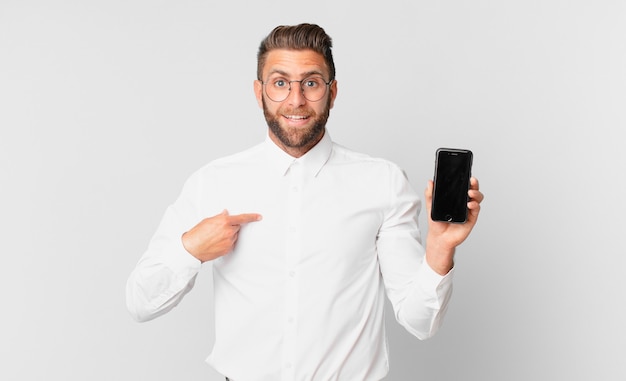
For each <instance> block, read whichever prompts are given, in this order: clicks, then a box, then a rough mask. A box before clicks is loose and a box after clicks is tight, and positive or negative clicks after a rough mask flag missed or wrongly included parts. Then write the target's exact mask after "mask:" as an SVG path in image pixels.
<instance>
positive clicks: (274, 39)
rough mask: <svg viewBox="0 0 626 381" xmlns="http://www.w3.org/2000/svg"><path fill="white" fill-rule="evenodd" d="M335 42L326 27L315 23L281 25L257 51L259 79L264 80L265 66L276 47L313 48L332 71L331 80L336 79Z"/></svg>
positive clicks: (290, 48)
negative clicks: (268, 56)
mask: <svg viewBox="0 0 626 381" xmlns="http://www.w3.org/2000/svg"><path fill="white" fill-rule="evenodd" d="M332 47H333V42H332V39H331V38H330V36H329V35H327V34H326V32H325V31H324V29H322V28H321V27H320V26H319V25H315V24H299V25H292V26H290V25H281V26H277V27H276V28H274V30H272V32H271V33H270V34H269V35H267V37H265V38H264V39H263V41H261V45H259V51H258V53H257V79H259V80H263V78H261V77H262V75H263V67H264V66H265V61H266V59H267V55H268V54H269V52H270V51H272V50H275V49H287V50H313V51H314V52H317V53H319V54H321V55H322V56H323V57H324V61H325V62H326V66H328V70H329V72H330V78H329V80H333V79H335V62H334V61H333V53H332Z"/></svg>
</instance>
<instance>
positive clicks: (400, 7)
mask: <svg viewBox="0 0 626 381" xmlns="http://www.w3.org/2000/svg"><path fill="white" fill-rule="evenodd" d="M299 22H314V23H318V24H320V25H321V26H323V27H324V28H325V29H326V31H327V32H328V33H329V34H330V35H331V36H332V37H333V39H334V42H335V49H334V53H335V60H336V65H337V80H338V82H339V95H338V98H337V102H336V104H335V108H334V109H333V111H332V112H331V118H330V122H329V125H328V128H329V131H330V133H331V136H332V137H333V138H334V139H335V140H336V141H338V142H339V143H341V144H343V145H346V146H348V147H351V148H353V149H356V150H359V151H364V152H367V153H370V154H372V155H375V156H381V157H385V158H388V159H391V160H393V161H395V162H397V163H398V164H400V165H401V166H402V167H403V168H404V169H405V170H406V172H407V174H408V176H409V178H410V180H411V182H412V184H413V185H414V186H415V187H416V188H417V189H418V190H419V191H420V193H421V191H422V190H423V189H424V187H425V185H426V181H427V179H428V178H430V177H432V171H433V160H434V152H435V149H436V148H438V147H440V146H451V147H459V148H469V149H472V150H473V151H474V154H475V162H474V174H475V175H476V176H477V177H478V178H479V179H480V181H481V188H482V190H483V191H484V193H485V195H486V200H485V202H484V204H483V210H482V214H481V217H480V221H479V224H478V226H477V227H476V229H475V230H474V232H473V235H472V236H471V237H470V239H469V240H468V241H467V242H466V243H465V244H464V245H463V246H462V247H461V248H460V249H459V250H458V255H457V275H456V283H455V293H454V297H453V300H452V304H451V307H450V310H449V313H448V316H447V318H446V322H445V325H444V327H443V328H442V330H441V331H440V333H439V334H438V335H437V336H436V337H434V338H432V339H430V340H427V341H423V342H420V341H418V340H417V339H414V338H413V337H411V336H410V335H409V334H408V333H406V332H404V331H403V330H402V328H400V327H399V326H398V325H397V324H396V323H395V322H393V321H392V320H391V319H388V322H387V325H388V330H389V334H390V347H391V372H390V374H389V376H388V377H387V380H391V381H404V380H409V381H410V380H430V381H438V380H441V381H443V380H512V381H522V380H581V381H582V380H624V379H626V365H625V363H624V358H625V356H626V346H625V344H624V343H625V342H626V328H625V325H624V321H626V311H625V306H624V301H625V298H624V296H625V295H624V294H625V291H624V290H626V281H625V276H624V266H625V265H626V260H625V259H624V257H625V256H626V253H625V252H624V245H623V237H624V232H625V228H626V225H625V223H624V217H625V215H626V208H625V206H624V197H625V193H626V186H625V185H626V184H625V182H626V181H625V180H624V177H625V175H624V170H625V169H626V160H625V159H624V152H623V145H624V144H623V141H624V140H623V139H624V138H623V136H622V135H623V133H621V132H620V130H622V131H623V130H624V127H625V126H626V108H625V106H626V42H625V39H624V37H625V36H626V3H624V2H623V1H620V0H615V1H610V0H599V1H582V0H580V1H557V0H525V1H521V0H515V1H487V0H478V1H461V0H452V1H438V2H437V1H409V0H405V1H403V0H388V1H385V2H384V3H380V2H363V1H356V0H355V1H343V2H341V1H336V0H332V1H330V0H324V1H317V2H297V1H279V0H273V1H249V2H244V1H224V2H211V1H194V0H179V1H164V0H156V1H154V0H151V1H148V0H124V1H122V0H109V1H104V0H101V1H79V0H75V1H61V0H57V1H43V0H41V1H28V0H26V1H17V0H15V1H13V0H0V175H1V178H0V181H1V183H0V208H1V211H0V234H1V235H2V236H1V240H0V253H1V255H2V266H0V290H1V292H2V294H1V295H2V313H1V314H0V363H1V365H0V379H2V380H52V379H55V380H65V381H74V380H76V381H79V380H80V381H83V380H103V381H104V380H159V381H161V380H163V381H165V380H196V381H200V380H207V381H209V380H221V378H220V377H219V376H218V375H217V374H215V373H214V372H213V371H212V370H211V368H210V367H209V366H208V365H206V364H205V363H204V358H205V357H206V356H207V355H208V353H209V352H210V349H211V345H212V339H213V336H214V332H213V328H212V321H213V318H212V312H211V311H212V310H211V285H210V284H211V278H210V271H208V270H209V268H208V267H207V268H206V270H203V271H202V273H201V274H200V276H199V279H198V282H197V284H196V288H195V289H194V290H193V291H192V292H191V294H189V295H188V297H187V298H186V299H185V300H184V301H183V303H182V304H181V305H180V306H179V307H178V308H176V309H175V310H174V311H172V312H171V313H170V314H168V315H166V316H163V317H161V318H159V319H157V320H155V321H152V322H149V323H143V324H139V323H135V322H134V321H133V320H132V319H131V317H130V316H129V314H128V313H127V312H126V309H125V299H124V288H125V282H126V278H127V277H128V275H129V273H130V271H131V270H132V268H133V267H134V265H135V263H136V262H137V260H138V259H139V257H140V256H141V254H142V253H143V250H144V249H145V248H146V246H147V243H148V241H149V239H150V237H151V235H152V233H153V232H154V230H155V229H156V226H157V224H158V222H159V221H160V218H161V216H162V213H163V212H164V210H165V208H166V207H167V205H168V204H169V203H171V202H172V201H173V200H174V199H175V197H176V196H177V195H178V192H179V191H180V188H181V186H182V184H183V182H184V180H185V179H186V178H187V176H189V175H190V174H191V173H192V172H193V171H194V170H196V169H197V168H198V167H200V166H201V165H203V164H204V163H206V162H208V161H210V160H212V159H215V158H217V157H220V156H223V155H225V154H229V153H233V152H236V151H239V150H241V149H244V148H247V147H249V146H251V145H253V144H256V143H257V142H259V141H260V140H261V139H263V138H264V136H265V129H266V127H265V124H264V120H263V118H262V114H261V110H259V109H258V107H257V104H256V101H255V99H254V96H253V92H252V81H253V79H254V78H255V70H256V49H257V47H258V43H259V42H260V40H261V39H262V38H263V37H264V36H265V35H266V34H267V33H268V32H269V31H270V30H271V29H272V28H273V27H274V26H276V25H278V24H295V23H299ZM250 186H251V187H254V184H250ZM420 221H421V222H422V223H423V222H424V221H425V220H424V216H421V217H420Z"/></svg>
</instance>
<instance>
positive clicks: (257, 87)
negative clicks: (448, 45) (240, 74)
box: [254, 79, 263, 108]
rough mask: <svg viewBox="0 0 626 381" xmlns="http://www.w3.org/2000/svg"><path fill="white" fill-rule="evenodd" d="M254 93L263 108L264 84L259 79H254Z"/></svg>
mask: <svg viewBox="0 0 626 381" xmlns="http://www.w3.org/2000/svg"><path fill="white" fill-rule="evenodd" d="M254 95H255V96H256V101H257V103H258V104H259V107H260V108H263V84H262V83H261V81H259V80H258V79H255V80H254Z"/></svg>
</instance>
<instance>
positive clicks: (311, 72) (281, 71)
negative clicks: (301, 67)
mask: <svg viewBox="0 0 626 381" xmlns="http://www.w3.org/2000/svg"><path fill="white" fill-rule="evenodd" d="M274 74H280V75H282V76H283V77H289V74H288V73H287V72H285V71H283V70H280V69H274V70H270V72H269V73H268V75H269V76H272V75H274ZM316 74H317V75H319V76H320V77H322V78H323V77H324V75H323V74H322V72H320V71H319V70H311V71H307V72H305V73H302V74H301V75H302V78H308V77H310V76H312V75H316Z"/></svg>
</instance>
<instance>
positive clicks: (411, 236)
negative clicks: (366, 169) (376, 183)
mask: <svg viewBox="0 0 626 381" xmlns="http://www.w3.org/2000/svg"><path fill="white" fill-rule="evenodd" d="M398 172H399V170H398ZM476 186H477V184H476ZM431 190H432V188H431ZM390 191H391V196H390V200H391V201H390V207H389V210H388V212H387V216H386V218H385V222H384V224H383V226H382V227H381V230H380V233H379V237H378V240H377V247H378V257H379V262H380V268H381V273H382V276H383V280H384V282H385V289H386V291H387V295H388V297H389V300H390V301H391V303H392V305H393V308H394V312H395V317H396V320H397V321H398V322H399V323H400V324H401V325H402V326H404V327H405V328H406V329H407V330H408V331H409V332H411V333H412V334H413V335H414V336H416V337H418V338H420V339H426V338H429V337H431V336H432V335H434V334H435V333H436V332H437V330H438V329H439V327H440V326H441V323H442V321H443V317H444V316H445V312H446V308H447V304H448V302H449V299H450V296H451V294H452V277H453V272H454V271H453V270H452V266H451V264H452V259H453V258H452V255H453V254H454V247H456V246H453V247H452V250H451V252H450V251H444V250H442V249H441V250H440V249H439V247H438V246H436V245H433V246H432V247H430V248H427V249H426V250H425V249H424V247H423V246H422V245H421V242H420V232H419V229H418V225H417V216H418V213H419V210H420V206H421V204H420V201H419V198H418V196H417V194H415V192H413V190H412V189H411V187H410V185H409V183H408V181H407V180H406V178H405V177H404V176H403V175H402V174H401V173H400V172H399V173H396V174H395V175H394V174H392V176H391V186H390ZM429 197H430V195H429V194H426V199H427V202H428V200H429V199H430V198H429ZM476 215H477V213H476ZM474 219H475V218H474ZM468 233H469V232H468ZM430 237H431V236H430V234H429V239H430ZM434 237H435V243H444V244H445V243H449V242H452V240H450V241H440V242H437V241H436V239H437V238H439V239H441V237H442V235H441V233H440V234H439V235H435V236H434ZM465 237H466V236H465ZM463 239H464V238H463ZM454 242H457V244H458V243H460V242H458V240H457V241H454ZM461 242H462V240H461ZM446 248H447V247H446ZM428 250H431V254H432V255H434V257H433V261H434V262H435V264H436V265H438V266H440V267H439V271H437V269H435V268H434V267H433V266H431V265H430V262H429V261H428V254H427V252H428ZM448 266H449V267H448Z"/></svg>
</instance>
